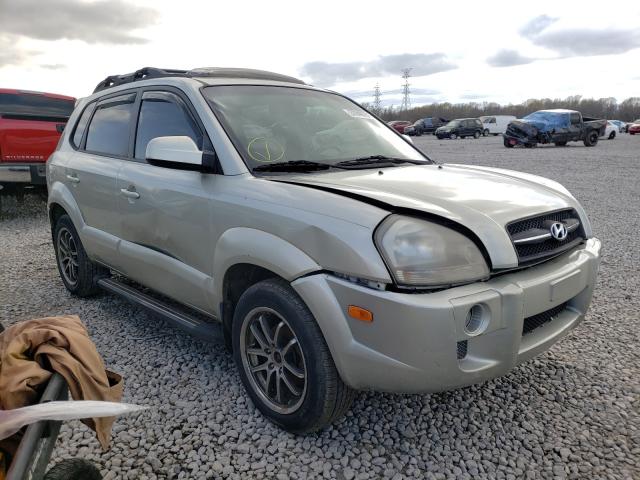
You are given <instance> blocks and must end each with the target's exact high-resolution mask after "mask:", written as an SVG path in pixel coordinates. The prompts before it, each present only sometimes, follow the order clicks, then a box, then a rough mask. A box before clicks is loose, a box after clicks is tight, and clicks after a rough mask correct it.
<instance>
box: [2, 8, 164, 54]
mask: <svg viewBox="0 0 640 480" xmlns="http://www.w3.org/2000/svg"><path fill="white" fill-rule="evenodd" d="M0 2H1V3H2V15H1V16H0V31H1V32H4V33H12V34H15V35H21V36H25V37H29V38H33V39H37V40H61V39H68V40H82V41H85V42H87V43H107V44H132V43H145V42H146V41H147V40H146V39H144V38H141V37H138V36H136V35H134V34H132V32H133V31H134V30H137V29H139V28H144V27H146V26H148V25H151V24H154V23H156V22H157V20H158V18H159V14H158V13H157V12H156V11H155V10H153V9H151V8H147V7H138V6H135V5H130V4H129V3H126V2H124V1H123V0H97V1H94V2H84V1H80V0H46V1H42V0H20V1H4V0H0Z"/></svg>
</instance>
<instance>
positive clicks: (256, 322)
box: [232, 278, 356, 433]
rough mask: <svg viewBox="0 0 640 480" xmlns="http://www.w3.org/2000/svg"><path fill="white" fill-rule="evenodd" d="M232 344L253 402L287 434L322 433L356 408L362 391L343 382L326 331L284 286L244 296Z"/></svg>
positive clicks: (272, 283) (265, 284)
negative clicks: (356, 402) (287, 432)
mask: <svg viewBox="0 0 640 480" xmlns="http://www.w3.org/2000/svg"><path fill="white" fill-rule="evenodd" d="M265 327H266V328H265ZM232 341H233V357H234V360H235V363H236V366H237V368H238V371H239V373H240V378H241V380H242V383H243V384H244V387H245V389H246V390H247V393H248V394H249V397H251V400H252V401H253V403H254V405H255V406H256V407H257V408H258V410H260V411H261V412H262V414H263V415H264V416H265V417H267V419H269V420H270V421H271V422H273V423H275V424H276V425H279V426H280V427H282V428H283V429H285V430H287V431H289V432H292V433H309V432H314V431H317V430H320V429H322V428H323V427H325V426H327V425H329V424H330V423H332V422H334V421H335V420H337V419H338V418H340V417H342V416H343V415H344V414H345V413H346V412H347V410H348V409H349V407H350V406H351V404H352V403H353V400H354V398H355V395H356V391H355V390H352V389H351V388H349V387H348V386H347V385H345V384H344V382H343V381H342V379H341V378H340V375H339V374H338V371H337V369H336V367H335V364H334V362H333V358H332V357H331V353H330V352H329V347H328V346H327V344H326V342H325V340H324V336H323V335H322V331H321V330H320V327H319V326H318V324H317V323H316V321H315V319H314V318H313V315H312V314H311V312H310V311H309V309H308V308H307V306H306V305H305V304H304V302H303V301H302V299H301V298H300V297H299V296H298V295H297V294H296V292H295V291H293V289H292V288H291V287H290V286H289V284H288V283H287V282H285V281H284V280H282V279H276V278H273V279H269V280H263V281H261V282H259V283H257V284H255V285H253V286H251V287H250V288H248V289H247V291H245V292H244V293H243V294H242V296H241V297H240V300H239V301H238V304H237V306H236V309H235V312H234V315H233V329H232ZM263 360H264V361H263ZM256 367H258V370H255V368H256ZM252 368H253V370H252ZM269 372H270V373H269ZM274 376H275V379H274V380H275V384H274V381H273V380H272V379H273V377H274ZM287 384H288V385H289V386H288V385H287ZM265 385H266V388H265ZM278 385H279V386H280V397H278V395H277V392H278V388H277V387H278ZM291 387H292V388H291Z"/></svg>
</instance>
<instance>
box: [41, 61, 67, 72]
mask: <svg viewBox="0 0 640 480" xmlns="http://www.w3.org/2000/svg"><path fill="white" fill-rule="evenodd" d="M40 68H44V69H45V70H64V69H65V68H67V66H66V65H63V64H62V63H53V64H43V65H40Z"/></svg>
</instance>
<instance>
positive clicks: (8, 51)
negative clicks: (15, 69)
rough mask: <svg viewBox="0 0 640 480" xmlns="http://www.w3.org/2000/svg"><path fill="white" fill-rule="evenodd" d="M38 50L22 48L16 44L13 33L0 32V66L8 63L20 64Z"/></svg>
mask: <svg viewBox="0 0 640 480" xmlns="http://www.w3.org/2000/svg"><path fill="white" fill-rule="evenodd" d="M37 53H39V52H35V51H32V50H24V49H22V48H20V46H19V45H18V39H17V38H16V37H15V36H14V35H2V34H0V68H1V67H5V66H8V65H20V64H22V63H24V62H26V61H27V59H29V58H30V57H32V56H33V55H36V54H37Z"/></svg>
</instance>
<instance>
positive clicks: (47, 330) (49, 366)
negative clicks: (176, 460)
mask: <svg viewBox="0 0 640 480" xmlns="http://www.w3.org/2000/svg"><path fill="white" fill-rule="evenodd" d="M52 372H58V373H59V374H60V375H62V376H63V377H64V379H65V380H66V382H67V384H68V385H69V390H70V392H71V396H72V397H73V399H74V400H103V401H110V402H118V401H120V399H121V398H122V388H123V384H122V377H120V375H117V374H115V373H113V372H108V371H107V370H106V369H105V367H104V363H103V361H102V358H101V357H100V354H99V353H98V351H97V350H96V346H95V345H94V344H93V342H92V341H91V339H90V338H89V335H88V333H87V329H86V328H85V326H84V325H83V324H82V321H81V320H80V318H79V317H78V316H77V315H64V316H59V317H46V318H39V319H36V320H28V321H26V322H21V323H18V324H15V325H13V326H11V327H9V328H7V329H6V330H5V331H4V332H3V333H0V409H3V410H10V409H14V408H19V407H24V406H27V405H33V404H35V403H37V402H38V399H39V397H40V395H41V394H42V392H43V389H44V387H45V386H46V384H47V382H48V381H49V378H50V377H51V375H52ZM113 421H114V418H113V417H109V418H96V419H87V420H84V423H86V424H87V425H88V426H89V427H91V428H92V429H93V430H95V432H96V435H97V437H98V440H99V442H100V444H101V445H102V447H103V448H105V449H106V448H107V447H108V446H109V441H110V439H111V426H112V424H113ZM8 440H10V439H8ZM13 447H15V442H13V443H11V442H5V441H0V449H3V450H5V451H8V452H13V449H14V448H13Z"/></svg>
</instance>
